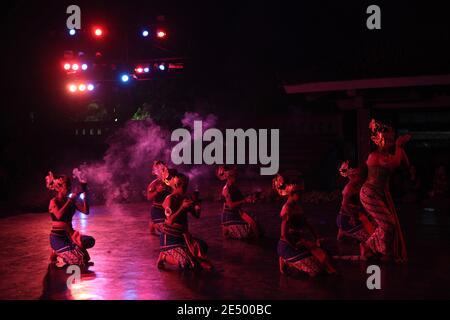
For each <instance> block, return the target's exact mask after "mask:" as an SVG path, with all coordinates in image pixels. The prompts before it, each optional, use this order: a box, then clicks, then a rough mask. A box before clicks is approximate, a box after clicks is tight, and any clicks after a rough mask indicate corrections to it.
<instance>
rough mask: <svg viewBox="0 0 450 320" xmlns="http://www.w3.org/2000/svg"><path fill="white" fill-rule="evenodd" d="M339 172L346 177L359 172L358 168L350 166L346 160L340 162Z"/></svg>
mask: <svg viewBox="0 0 450 320" xmlns="http://www.w3.org/2000/svg"><path fill="white" fill-rule="evenodd" d="M339 173H340V175H341V176H343V177H348V176H351V175H353V174H357V173H359V169H358V168H350V165H349V161H348V160H347V161H344V162H342V164H341V166H340V168H339Z"/></svg>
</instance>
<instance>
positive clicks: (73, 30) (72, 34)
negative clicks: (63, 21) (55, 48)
mask: <svg viewBox="0 0 450 320" xmlns="http://www.w3.org/2000/svg"><path fill="white" fill-rule="evenodd" d="M76 33H77V32H76V30H75V29H70V30H69V34H70V35H71V36H74V35H75V34H76Z"/></svg>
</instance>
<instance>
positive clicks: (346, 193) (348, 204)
mask: <svg viewBox="0 0 450 320" xmlns="http://www.w3.org/2000/svg"><path fill="white" fill-rule="evenodd" d="M339 173H340V174H341V176H343V177H345V178H348V183H347V184H346V185H345V187H344V189H343V190H342V204H341V209H340V210H339V214H338V216H337V219H336V224H337V226H338V228H339V230H338V235H337V239H338V240H342V239H343V238H348V239H355V240H357V241H358V242H364V241H366V240H367V239H368V238H369V236H370V234H372V232H373V226H372V224H371V222H370V221H369V219H368V218H367V216H366V214H365V212H364V210H363V209H362V206H361V202H360V200H359V192H360V190H361V186H362V182H363V181H362V180H361V176H360V172H359V169H358V168H350V166H349V162H348V161H345V162H343V163H342V164H341V167H340V168H339Z"/></svg>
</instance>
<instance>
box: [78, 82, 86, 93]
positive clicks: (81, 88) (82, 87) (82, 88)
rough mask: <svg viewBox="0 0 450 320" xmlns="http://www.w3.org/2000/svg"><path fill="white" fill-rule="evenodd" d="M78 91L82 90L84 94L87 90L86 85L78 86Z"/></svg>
mask: <svg viewBox="0 0 450 320" xmlns="http://www.w3.org/2000/svg"><path fill="white" fill-rule="evenodd" d="M78 90H80V91H81V92H83V91H84V90H86V85H85V84H84V83H82V84H80V85H79V86H78Z"/></svg>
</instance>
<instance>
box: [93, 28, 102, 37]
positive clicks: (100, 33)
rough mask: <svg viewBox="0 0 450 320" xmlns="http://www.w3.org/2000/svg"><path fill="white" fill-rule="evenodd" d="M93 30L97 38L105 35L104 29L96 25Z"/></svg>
mask: <svg viewBox="0 0 450 320" xmlns="http://www.w3.org/2000/svg"><path fill="white" fill-rule="evenodd" d="M92 32H93V33H94V36H95V37H97V38H100V37H101V36H102V35H103V29H102V28H100V27H94V28H93V29H92Z"/></svg>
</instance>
